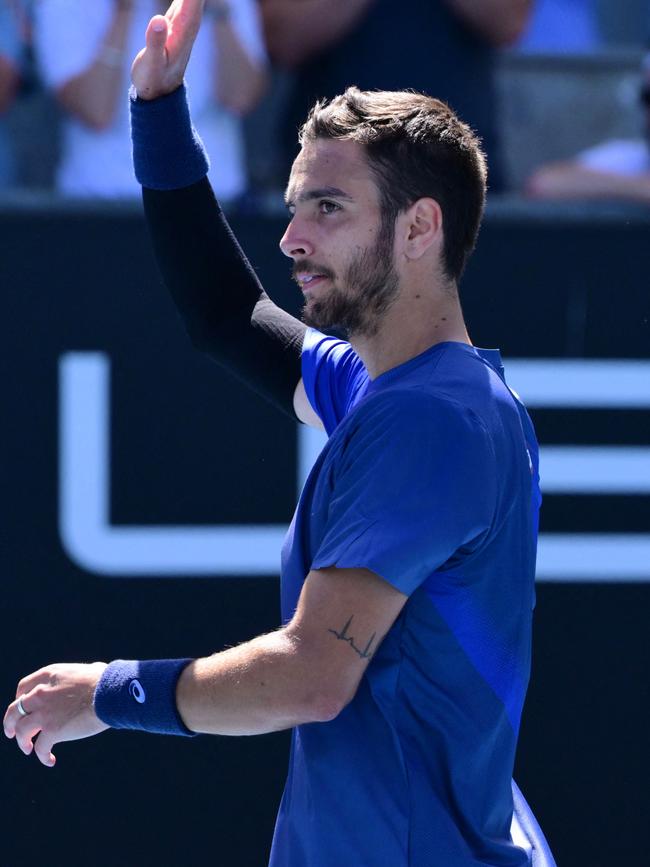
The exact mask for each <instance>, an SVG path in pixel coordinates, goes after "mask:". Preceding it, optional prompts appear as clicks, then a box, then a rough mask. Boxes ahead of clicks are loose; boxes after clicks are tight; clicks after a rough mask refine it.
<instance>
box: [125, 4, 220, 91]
mask: <svg viewBox="0 0 650 867" xmlns="http://www.w3.org/2000/svg"><path fill="white" fill-rule="evenodd" d="M204 4H205V0H174V2H173V3H172V4H171V6H170V7H169V9H168V10H167V12H166V13H165V14H164V15H154V17H153V18H152V19H151V21H150V22H149V26H148V27H147V34H146V46H145V47H144V48H143V49H142V51H141V52H140V53H139V54H138V56H137V57H136V58H135V60H134V61H133V66H132V67H131V79H132V81H133V84H134V85H135V89H136V91H137V94H138V96H139V97H140V99H156V98H157V97H159V96H164V95H165V94H167V93H172V92H173V91H174V90H176V88H177V87H180V85H181V84H182V83H183V77H184V75H185V70H186V68H187V64H188V62H189V59H190V55H191V53H192V46H193V45H194V40H195V39H196V35H197V33H198V32H199V28H200V26H201V19H202V16H203V6H204Z"/></svg>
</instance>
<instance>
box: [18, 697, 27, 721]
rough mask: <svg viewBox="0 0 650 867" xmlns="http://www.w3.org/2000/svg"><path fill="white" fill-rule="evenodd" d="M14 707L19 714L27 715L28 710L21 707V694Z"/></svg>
mask: <svg viewBox="0 0 650 867" xmlns="http://www.w3.org/2000/svg"><path fill="white" fill-rule="evenodd" d="M16 707H17V708H18V713H19V714H20V715H21V716H29V711H28V710H25V708H24V707H23V699H22V696H21V697H20V698H19V699H18V701H17V702H16Z"/></svg>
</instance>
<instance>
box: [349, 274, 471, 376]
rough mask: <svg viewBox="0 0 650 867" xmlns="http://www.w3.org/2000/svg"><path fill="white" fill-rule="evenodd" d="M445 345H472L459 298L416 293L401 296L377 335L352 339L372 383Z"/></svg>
mask: <svg viewBox="0 0 650 867" xmlns="http://www.w3.org/2000/svg"><path fill="white" fill-rule="evenodd" d="M446 341H456V342H458V343H467V344H469V345H471V340H470V339H469V334H468V333H467V328H466V326H465V322H464V320H463V313H462V310H461V307H460V302H459V300H458V295H457V294H456V293H455V292H441V293H436V294H435V295H431V293H430V292H424V291H417V290H416V289H410V290H409V289H406V290H403V291H402V292H400V296H399V297H398V299H397V300H396V301H395V303H394V304H393V305H392V306H391V308H390V309H389V310H388V311H387V313H386V314H385V316H384V317H383V319H382V321H381V324H380V327H379V330H378V331H377V332H376V333H375V334H373V335H372V336H368V335H360V334H352V335H350V343H351V344H352V346H353V347H354V349H355V351H356V353H357V354H358V355H359V356H360V358H361V360H362V361H363V363H364V365H365V368H366V370H367V371H368V374H369V376H370V378H371V379H376V378H377V377H378V376H380V375H381V374H382V373H385V372H386V371H387V370H391V369H392V368H393V367H398V366H399V365H400V364H404V363H405V362H406V361H409V360H410V359H411V358H415V356H416V355H420V353H422V352H424V351H425V350H427V349H429V348H430V347H431V346H435V345H436V343H443V342H446Z"/></svg>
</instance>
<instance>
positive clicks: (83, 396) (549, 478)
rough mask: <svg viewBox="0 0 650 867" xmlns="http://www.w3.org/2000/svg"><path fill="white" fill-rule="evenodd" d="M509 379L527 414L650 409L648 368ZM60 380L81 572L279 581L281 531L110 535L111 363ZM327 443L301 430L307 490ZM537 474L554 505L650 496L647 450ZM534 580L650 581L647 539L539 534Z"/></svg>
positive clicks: (164, 530) (68, 540)
mask: <svg viewBox="0 0 650 867" xmlns="http://www.w3.org/2000/svg"><path fill="white" fill-rule="evenodd" d="M507 371H508V381H509V383H510V384H512V386H513V387H514V388H515V389H516V390H517V392H518V393H519V394H521V396H522V398H523V400H524V401H525V402H526V404H527V405H528V406H531V407H535V406H546V407H551V406H563V407H568V406H577V407H585V406H589V407H593V406H598V407H610V408H627V407H635V408H650V363H647V362H634V361H630V362H627V361H620V360H616V361H611V362H610V361H572V360H569V361H562V360H552V361H549V360H545V359H531V360H528V359H517V360H511V361H509V362H508V365H507ZM59 373H60V376H59V380H60V415H59V443H60V445H59V450H60V456H59V527H60V535H61V539H62V543H63V546H64V548H65V550H66V552H67V553H68V556H69V557H70V558H71V559H72V560H73V561H74V562H75V563H77V564H78V565H79V566H81V567H82V568H84V569H87V570H89V571H91V572H94V573H98V574H101V575H108V576H155V577H161V576H162V577H164V576H188V577H189V576H194V575H210V576H214V577H217V576H235V575H250V576H253V575H276V574H277V572H278V569H279V555H280V548H281V545H282V541H283V539H284V534H285V532H286V527H285V526H284V525H275V524H268V525H267V524H262V525H255V524H244V525H240V526H230V525H223V526H214V527H205V526H191V525H187V526H180V527H175V526H147V525H137V526H128V527H127V526H115V525H111V523H110V518H109V504H110V442H109V439H110V400H109V375H110V369H109V360H108V357H107V356H106V355H105V354H103V353H96V352H93V353H68V354H66V355H65V356H63V358H62V359H61V362H60V371H59ZM621 384H623V385H621ZM325 439H326V437H325V435H324V434H323V433H322V432H320V431H315V430H313V429H311V428H308V427H305V426H303V425H300V426H299V437H298V462H299V468H298V469H299V484H300V486H301V487H302V484H303V483H304V480H305V479H306V477H307V474H308V472H309V470H310V468H311V466H312V465H313V462H314V461H315V459H316V457H317V456H318V454H319V452H320V450H321V449H322V447H323V444H324V442H325ZM541 466H542V476H543V480H544V483H543V489H544V491H545V492H546V493H585V494H586V493H617V494H626V493H627V494H639V493H650V449H648V448H645V447H638V448H637V447H635V448H622V447H614V446H612V447H608V446H603V447H601V446H599V447H591V446H589V447H588V446H584V447H580V446H570V447H569V446H567V447H565V446H547V447H544V448H542V449H541ZM537 575H538V578H540V579H541V580H547V581H580V580H583V581H617V580H629V581H648V580H650V533H648V534H634V535H633V534H629V535H628V534H606V533H600V534H592V533H572V534H570V533H542V534H541V535H540V540H539V554H538V563H537Z"/></svg>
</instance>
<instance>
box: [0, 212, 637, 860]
mask: <svg viewBox="0 0 650 867" xmlns="http://www.w3.org/2000/svg"><path fill="white" fill-rule="evenodd" d="M233 222H234V225H235V228H236V230H237V233H238V235H239V237H240V239H241V240H242V243H243V245H244V247H245V249H246V250H247V251H248V252H249V255H250V257H251V259H252V261H253V263H254V265H255V266H256V267H257V268H258V270H259V273H260V276H261V277H262V279H263V282H264V283H265V285H266V286H267V288H268V290H269V291H270V293H271V294H272V295H273V296H274V297H275V298H276V300H278V301H279V302H280V303H283V304H284V305H285V306H287V307H288V308H289V309H294V310H295V309H296V305H297V303H298V297H297V295H296V293H295V292H294V291H293V289H292V288H291V286H290V281H289V280H288V279H287V278H288V267H287V264H286V262H285V261H283V259H282V257H281V255H280V254H279V252H278V251H277V240H278V238H279V237H280V234H281V228H282V221H281V220H279V219H274V218H271V217H268V218H264V217H239V218H238V219H234V220H233ZM649 228H650V219H648V217H647V216H645V215H643V214H642V213H640V212H635V211H618V210H609V209H605V210H599V211H597V212H593V211H592V212H590V213H588V214H585V213H584V212H582V211H581V210H571V209H569V210H567V209H562V210H558V209H553V208H541V209H537V210H534V211H530V210H528V209H521V208H519V207H517V206H512V205H507V204H505V205H501V206H496V205H495V206H493V207H492V209H491V211H490V213H489V215H488V219H487V221H486V225H485V228H484V232H483V236H482V239H481V241H480V244H479V248H478V250H477V253H476V256H475V259H474V261H473V262H472V263H471V266H470V268H469V270H468V273H467V276H466V280H465V284H464V297H465V307H466V312H467V316H468V320H469V323H470V330H471V333H472V335H473V337H474V340H475V342H476V343H477V344H479V345H484V346H485V345H490V346H493V345H500V346H501V348H502V349H503V350H504V353H505V355H506V356H511V357H537V358H540V357H541V358H545V357H546V358H552V357H556V358H562V357H584V358H636V359H642V358H648V357H649V356H650V325H649V310H650V302H649V292H648V278H647V275H648V273H650V245H649V244H648V229H649ZM0 291H1V297H2V300H3V313H4V315H3V317H2V341H1V343H0V346H1V350H0V352H1V358H2V371H3V377H2V395H3V400H2V406H3V423H2V433H1V440H0V442H1V444H2V445H1V447H2V461H1V463H0V467H1V470H0V472H1V476H0V478H1V479H2V492H3V497H2V502H3V508H2V514H1V516H0V517H1V521H0V534H1V536H0V558H1V559H0V565H1V575H2V581H3V593H2V609H1V610H2V621H1V632H0V635H1V639H0V642H1V643H0V696H2V697H4V700H5V701H6V702H8V701H9V700H11V699H12V698H13V693H14V690H15V684H16V683H17V681H18V679H19V678H20V677H21V676H23V675H24V674H26V673H28V672H30V671H32V670H34V669H36V668H38V667H40V666H42V665H44V664H46V663H48V662H52V661H62V660H79V661H90V660H94V659H112V658H115V657H118V656H121V657H125V658H152V657H162V656H185V655H194V656H198V655H204V654H208V653H210V652H212V651H214V650H218V649H220V648H222V647H223V646H225V645H229V644H234V643H237V642H240V641H242V640H245V639H247V638H250V637H252V636H254V635H255V634H258V633H259V632H262V631H265V630H269V629H272V628H274V627H275V626H277V624H278V621H279V608H278V579H277V573H276V572H275V570H270V574H269V575H268V576H257V577H223V576H222V577H218V578H217V577H214V578H210V577H204V578H197V577H191V576H179V577H175V578H160V577H156V576H155V575H150V576H149V577H146V578H142V577H140V578H134V577H129V576H126V577H120V578H117V577H109V576H106V575H100V574H97V573H95V572H93V571H92V570H88V569H85V568H83V567H82V566H80V565H79V564H78V563H76V562H74V561H73V559H72V558H71V556H70V554H69V553H68V552H67V551H66V550H65V548H64V546H63V544H62V542H61V536H60V532H59V520H60V515H59V506H58V491H59V477H58V472H59V470H58V464H59V459H58V449H59V445H60V443H59V430H58V420H57V419H58V411H59V390H58V368H59V363H60V359H61V356H62V355H63V354H64V353H68V352H71V351H91V352H102V353H105V354H106V356H107V357H108V358H109V359H110V365H111V397H112V412H111V416H110V434H111V474H110V475H111V499H110V522H111V524H112V525H114V526H122V525H126V526H132V525H138V526H141V525H149V526H158V527H160V526H162V527H164V526H167V525H169V526H178V525H195V526H196V525H198V526H204V527H205V526H213V525H229V524H237V525H241V524H278V525H280V524H286V523H287V522H288V520H289V518H290V515H291V511H292V508H293V505H294V502H295V489H296V484H297V470H296V447H297V446H296V436H297V435H296V428H295V426H294V425H293V424H292V423H291V422H290V421H288V420H286V419H284V418H283V417H281V416H280V415H279V414H277V413H276V412H275V411H274V410H273V409H271V408H267V407H266V406H265V405H263V404H262V403H261V402H260V401H259V400H258V399H257V398H256V397H255V396H253V395H250V394H247V393H243V392H242V391H241V389H240V388H239V387H238V386H237V385H236V384H234V383H233V382H231V381H229V380H228V378H227V377H226V376H225V375H224V374H223V373H222V372H221V371H220V370H218V369H217V368H216V367H215V366H213V365H212V364H211V363H210V362H208V361H207V360H205V359H203V358H201V357H199V356H197V355H195V354H194V353H193V351H192V350H191V349H190V347H189V345H188V343H187V341H186V340H185V338H184V335H183V333H182V328H181V326H180V324H179V321H178V319H177V318H176V315H175V313H174V310H173V307H172V305H171V303H170V302H169V300H168V299H167V298H166V296H165V293H164V290H163V289H162V287H161V286H160V283H159V279H158V277H157V275H156V271H155V267H154V264H153V261H152V258H151V254H150V251H149V246H148V241H147V238H146V232H145V228H144V225H143V222H142V219H141V216H140V212H139V209H138V208H133V209H132V208H109V209H104V210H97V209H95V208H91V207H85V208H74V207H71V206H68V207H64V206H55V205H52V204H47V205H46V204H43V205H35V206H30V207H14V208H10V207H6V208H5V209H4V210H2V209H0ZM649 388H650V383H649ZM533 415H534V420H535V422H536V425H537V427H538V432H539V435H540V440H541V441H542V443H554V442H571V443H577V444H580V443H599V442H607V443H617V444H619V445H626V444H627V445H648V438H649V436H650V411H649V410H648V409H647V408H646V409H637V410H629V411H620V410H619V411H617V412H616V413H614V412H612V411H607V410H599V411H588V410H583V411H571V410H562V411H560V410H550V409H546V410H544V409H540V410H538V411H535V412H534V413H533ZM649 501H650V497H648V496H646V495H635V496H633V495H625V494H620V493H619V494H616V495H613V496H611V495H608V496H602V495H592V496H585V495H578V496H575V495H573V496H569V495H553V494H551V495H549V496H547V497H546V502H545V507H544V514H543V525H542V529H543V530H544V531H545V532H561V531H571V532H584V531H596V532H617V533H625V532H634V533H650V502H649ZM621 544H624V543H623V542H622V543H621ZM646 577H647V578H650V564H649V567H648V576H646ZM649 613H650V588H649V587H648V584H647V583H646V582H644V581H636V582H634V583H625V582H617V581H615V580H612V581H610V582H602V581H601V582H595V581H594V582H591V581H581V582H579V583H578V582H570V581H569V582H562V581H560V582H554V583H540V584H539V585H538V605H537V614H536V625H535V645H534V671H533V679H532V683H531V688H530V690H529V696H528V702H527V706H526V710H525V714H524V720H523V726H522V733H521V740H520V750H519V757H518V764H517V773H516V776H517V779H518V781H519V783H520V785H521V786H522V788H523V790H524V792H525V793H526V795H527V797H528V799H529V801H530V802H531V803H532V805H533V807H534V809H535V811H536V814H537V816H538V818H539V819H540V822H541V823H542V825H543V827H544V829H545V831H546V833H547V835H548V837H549V840H550V842H551V844H552V847H553V849H554V850H555V853H556V857H557V860H558V864H559V865H560V867H573V865H576V867H577V865H589V867H612V865H618V864H633V863H640V858H641V856H640V854H639V853H640V852H641V851H644V849H645V845H646V843H645V834H644V828H643V822H642V810H643V806H644V803H645V802H646V792H645V786H646V780H647V773H648V767H647V757H646V759H644V755H645V744H646V741H647V732H646V728H647V719H648V710H649V705H650V702H649V700H648V692H647V670H648V668H647V663H648V658H647V647H648V638H647V635H648V629H647V623H648V614H649ZM287 749H288V737H287V735H286V734H279V735H272V736H265V737H258V738H240V739H228V738H208V737H203V738H198V739H195V740H192V741H190V740H184V739H173V738H162V737H153V736H147V735H140V734H137V733H136V734H125V733H120V732H108V733H106V734H104V735H102V736H100V737H98V738H94V739H91V740H87V741H83V742H80V743H77V744H71V745H65V744H64V745H61V746H59V747H58V751H57V752H58V758H59V763H58V765H57V767H56V768H55V769H53V770H49V769H45V768H43V767H42V766H40V765H39V764H38V763H37V762H36V760H35V759H34V758H33V757H31V758H30V759H26V758H25V757H24V756H22V754H20V753H19V752H18V751H17V750H16V747H15V744H14V743H12V742H8V741H5V740H3V741H2V744H1V746H0V781H1V782H0V793H1V794H0V797H1V798H2V804H1V811H0V816H1V817H2V818H1V820H0V823H1V825H2V828H3V834H2V848H1V849H0V852H1V854H0V864H1V865H3V867H5V865H6V867H18V865H20V867H31V865H37V864H38V865H41V864H47V865H59V864H65V865H70V867H73V865H89V864H92V865H111V867H114V865H131V864H135V863H138V864H144V865H147V864H151V865H154V864H155V865H199V864H205V863H215V864H223V865H228V867H257V865H260V867H261V865H263V864H264V863H265V859H266V857H267V853H268V845H269V842H270V838H271V834H272V828H273V821H274V815H275V810H276V807H277V802H278V800H279V797H280V794H281V790H282V784H283V779H284V774H285V769H286V759H287ZM442 867H444V865H442Z"/></svg>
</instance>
